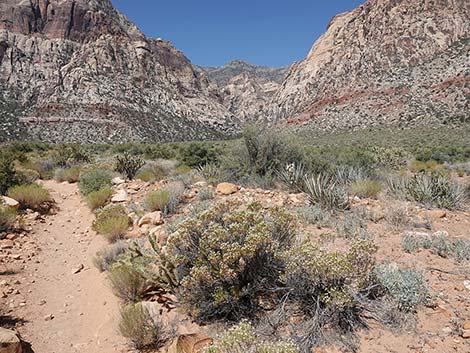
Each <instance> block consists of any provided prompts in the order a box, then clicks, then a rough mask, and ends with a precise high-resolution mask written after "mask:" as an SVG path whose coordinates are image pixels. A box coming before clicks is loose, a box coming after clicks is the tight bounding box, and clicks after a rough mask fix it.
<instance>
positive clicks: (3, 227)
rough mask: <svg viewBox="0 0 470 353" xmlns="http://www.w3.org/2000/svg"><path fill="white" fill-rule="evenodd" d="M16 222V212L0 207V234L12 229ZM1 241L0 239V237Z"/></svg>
mask: <svg viewBox="0 0 470 353" xmlns="http://www.w3.org/2000/svg"><path fill="white" fill-rule="evenodd" d="M15 221H16V211H15V210H14V209H12V208H9V207H3V206H1V205H0V233H1V232H6V231H8V230H10V229H12V228H13V226H14V225H15ZM0 239H1V237H0Z"/></svg>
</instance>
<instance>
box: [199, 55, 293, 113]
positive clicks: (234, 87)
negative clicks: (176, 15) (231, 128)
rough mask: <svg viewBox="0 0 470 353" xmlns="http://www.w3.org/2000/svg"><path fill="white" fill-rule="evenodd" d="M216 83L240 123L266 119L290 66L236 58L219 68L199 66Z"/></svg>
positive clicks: (223, 99)
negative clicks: (267, 110) (270, 103)
mask: <svg viewBox="0 0 470 353" xmlns="http://www.w3.org/2000/svg"><path fill="white" fill-rule="evenodd" d="M199 69H200V70H202V71H203V72H204V73H205V74H206V75H207V76H208V78H209V79H210V80H211V81H212V82H214V83H215V84H216V85H217V87H218V89H219V91H220V96H221V97H222V101H223V104H224V106H225V107H226V108H227V109H228V110H229V111H230V112H231V113H233V114H234V115H235V116H236V117H237V119H238V120H240V121H241V122H246V121H253V120H256V121H259V120H266V109H267V106H268V104H269V102H270V101H271V99H272V98H273V96H274V94H275V93H276V92H277V90H278V89H279V87H280V84H281V83H282V81H283V80H284V78H285V76H286V74H287V71H288V69H289V68H288V67H268V66H256V65H252V64H249V63H247V62H245V61H242V60H233V61H231V62H229V63H228V64H226V65H224V66H220V67H199Z"/></svg>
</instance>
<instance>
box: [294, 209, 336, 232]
mask: <svg viewBox="0 0 470 353" xmlns="http://www.w3.org/2000/svg"><path fill="white" fill-rule="evenodd" d="M296 211H297V215H298V216H299V218H300V219H301V220H303V221H305V222H307V223H309V224H315V225H317V226H319V227H328V226H329V225H330V220H331V214H330V213H329V212H327V211H324V210H322V209H321V207H319V206H307V207H298V208H297V209H296Z"/></svg>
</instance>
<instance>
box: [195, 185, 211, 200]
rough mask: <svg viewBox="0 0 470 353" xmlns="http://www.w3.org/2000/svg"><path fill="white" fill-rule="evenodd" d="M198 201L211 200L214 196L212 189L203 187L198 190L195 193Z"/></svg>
mask: <svg viewBox="0 0 470 353" xmlns="http://www.w3.org/2000/svg"><path fill="white" fill-rule="evenodd" d="M197 198H198V199H199V201H206V200H212V199H213V198H214V191H212V189H209V188H204V189H201V190H200V191H199V193H198V194H197Z"/></svg>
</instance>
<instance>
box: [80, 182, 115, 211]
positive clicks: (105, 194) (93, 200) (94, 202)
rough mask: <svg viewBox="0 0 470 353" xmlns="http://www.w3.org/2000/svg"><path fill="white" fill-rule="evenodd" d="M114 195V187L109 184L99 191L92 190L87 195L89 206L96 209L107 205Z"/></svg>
mask: <svg viewBox="0 0 470 353" xmlns="http://www.w3.org/2000/svg"><path fill="white" fill-rule="evenodd" d="M112 196H113V189H112V188H111V187H109V186H105V187H104V188H102V189H100V190H98V191H93V192H90V193H89V194H88V195H87V196H86V202H87V205H88V207H90V208H91V210H93V211H94V210H96V209H98V208H101V207H104V206H106V204H107V203H108V202H109V201H110V200H111V197H112Z"/></svg>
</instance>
